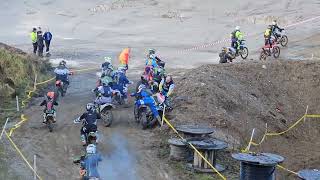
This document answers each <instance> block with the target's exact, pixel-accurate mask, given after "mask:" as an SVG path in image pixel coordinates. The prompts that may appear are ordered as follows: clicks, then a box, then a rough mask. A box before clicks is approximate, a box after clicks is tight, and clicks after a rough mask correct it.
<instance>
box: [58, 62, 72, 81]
mask: <svg viewBox="0 0 320 180" xmlns="http://www.w3.org/2000/svg"><path fill="white" fill-rule="evenodd" d="M54 73H56V81H57V80H61V81H62V82H63V83H66V84H67V85H69V79H68V75H69V74H71V73H70V71H69V69H68V68H67V67H66V62H65V61H64V60H62V61H61V62H60V63H59V66H58V67H56V69H55V70H54Z"/></svg>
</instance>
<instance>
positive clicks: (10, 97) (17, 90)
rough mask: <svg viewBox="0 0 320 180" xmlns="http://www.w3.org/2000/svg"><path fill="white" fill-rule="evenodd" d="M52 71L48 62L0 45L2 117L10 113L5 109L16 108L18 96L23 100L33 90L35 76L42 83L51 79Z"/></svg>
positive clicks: (0, 111) (0, 100)
mask: <svg viewBox="0 0 320 180" xmlns="http://www.w3.org/2000/svg"><path fill="white" fill-rule="evenodd" d="M50 69H51V66H50V64H49V63H48V61H46V60H41V59H38V58H37V57H35V56H30V55H28V54H26V53H25V52H23V51H21V50H19V49H16V48H13V47H10V46H7V45H5V44H2V43H0V102H1V103H0V116H2V115H6V116H7V115H8V114H7V113H9V112H10V111H5V110H4V109H11V108H15V103H14V101H15V96H16V95H18V96H19V98H20V99H22V98H24V97H25V96H26V91H27V90H29V89H32V87H33V82H34V78H35V74H37V76H38V77H37V78H38V80H37V81H38V82H40V81H43V80H45V79H47V78H49V74H48V72H49V70H50ZM1 109H2V110H1ZM1 113H2V114H1ZM11 113H12V112H11Z"/></svg>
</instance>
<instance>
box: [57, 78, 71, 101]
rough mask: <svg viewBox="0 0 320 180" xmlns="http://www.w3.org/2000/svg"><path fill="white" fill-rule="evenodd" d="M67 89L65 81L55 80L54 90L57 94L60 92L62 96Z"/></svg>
mask: <svg viewBox="0 0 320 180" xmlns="http://www.w3.org/2000/svg"><path fill="white" fill-rule="evenodd" d="M67 89H68V84H67V83H64V82H62V81H61V80H57V81H56V91H55V92H56V93H57V95H58V96H59V93H60V94H61V96H62V97H63V96H64V95H65V94H66V92H67Z"/></svg>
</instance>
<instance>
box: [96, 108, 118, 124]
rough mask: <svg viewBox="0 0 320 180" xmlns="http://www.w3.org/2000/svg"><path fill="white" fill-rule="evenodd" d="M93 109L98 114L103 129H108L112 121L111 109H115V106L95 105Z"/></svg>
mask: <svg viewBox="0 0 320 180" xmlns="http://www.w3.org/2000/svg"><path fill="white" fill-rule="evenodd" d="M95 108H96V111H97V113H99V114H100V116H101V120H102V122H103V124H104V126H105V127H109V126H111V124H112V121H113V114H112V109H114V108H115V106H114V105H113V104H111V103H105V104H101V105H98V104H95Z"/></svg>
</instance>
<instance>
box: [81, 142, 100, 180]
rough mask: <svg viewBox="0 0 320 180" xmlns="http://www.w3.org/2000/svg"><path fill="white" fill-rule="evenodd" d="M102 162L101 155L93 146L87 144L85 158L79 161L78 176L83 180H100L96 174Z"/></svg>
mask: <svg viewBox="0 0 320 180" xmlns="http://www.w3.org/2000/svg"><path fill="white" fill-rule="evenodd" d="M100 161H102V157H101V155H100V154H99V153H98V152H97V147H96V145H94V144H89V145H88V146H87V148H86V157H85V159H84V160H83V161H81V165H80V175H81V176H82V177H81V178H82V179H83V180H87V179H90V178H100V175H99V173H98V164H99V162H100Z"/></svg>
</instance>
